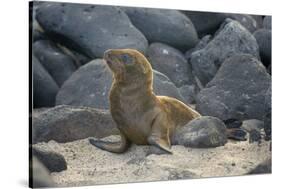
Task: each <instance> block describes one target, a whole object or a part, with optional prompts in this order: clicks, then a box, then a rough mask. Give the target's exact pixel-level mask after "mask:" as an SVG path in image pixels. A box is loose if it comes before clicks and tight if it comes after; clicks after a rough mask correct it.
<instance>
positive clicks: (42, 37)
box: [32, 30, 47, 42]
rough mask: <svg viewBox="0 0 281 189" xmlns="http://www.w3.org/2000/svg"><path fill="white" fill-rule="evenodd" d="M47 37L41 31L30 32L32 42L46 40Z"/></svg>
mask: <svg viewBox="0 0 281 189" xmlns="http://www.w3.org/2000/svg"><path fill="white" fill-rule="evenodd" d="M46 39H47V37H46V36H45V35H44V33H42V32H41V31H38V30H33V31H32V41H33V42H35V41H38V40H46Z"/></svg>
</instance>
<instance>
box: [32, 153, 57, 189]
mask: <svg viewBox="0 0 281 189" xmlns="http://www.w3.org/2000/svg"><path fill="white" fill-rule="evenodd" d="M30 169H31V171H30V172H31V175H29V176H30V182H29V186H30V187H31V188H40V187H56V185H55V183H54V181H53V180H52V177H51V176H50V172H49V170H48V169H47V168H46V167H45V166H44V165H43V164H42V163H41V162H40V161H39V160H38V159H37V158H36V157H32V160H31V161H30Z"/></svg>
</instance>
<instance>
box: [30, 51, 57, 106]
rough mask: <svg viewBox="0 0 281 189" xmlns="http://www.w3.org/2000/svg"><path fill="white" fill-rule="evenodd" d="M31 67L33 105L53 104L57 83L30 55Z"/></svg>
mask: <svg viewBox="0 0 281 189" xmlns="http://www.w3.org/2000/svg"><path fill="white" fill-rule="evenodd" d="M32 69H33V107H35V108H38V107H51V106H54V105H55V98H56V94H57V92H58V89H59V88H58V85H57V83H56V82H55V81H54V80H53V78H52V77H51V76H50V74H49V73H48V72H47V71H46V70H45V69H44V67H43V66H42V65H41V63H40V62H39V61H38V60H37V58H36V57H34V56H32Z"/></svg>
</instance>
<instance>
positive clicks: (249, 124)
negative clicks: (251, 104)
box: [241, 119, 264, 132]
mask: <svg viewBox="0 0 281 189" xmlns="http://www.w3.org/2000/svg"><path fill="white" fill-rule="evenodd" d="M263 127H264V124H263V121H260V120H257V119H248V120H245V121H243V123H242V126H241V128H243V129H245V130H246V131H248V132H251V131H252V130H256V131H260V130H261V129H262V128H263Z"/></svg>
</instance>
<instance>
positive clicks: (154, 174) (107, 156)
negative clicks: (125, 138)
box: [36, 136, 271, 186]
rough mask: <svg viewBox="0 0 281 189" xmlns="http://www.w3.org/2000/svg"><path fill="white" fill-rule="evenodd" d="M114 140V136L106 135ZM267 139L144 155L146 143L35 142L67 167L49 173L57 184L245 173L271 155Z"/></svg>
mask: <svg viewBox="0 0 281 189" xmlns="http://www.w3.org/2000/svg"><path fill="white" fill-rule="evenodd" d="M106 139H108V140H117V139H118V138H117V137H116V136H111V137H107V138H106ZM269 145H270V144H269V142H265V141H263V142H262V143H261V144H260V145H258V144H257V143H254V144H253V143H252V144H249V143H248V142H247V141H245V142H234V141H230V142H228V143H227V144H226V145H225V146H222V147H217V148H209V149H196V148H186V147H184V146H173V147H172V151H173V155H154V154H152V155H148V156H147V155H146V154H147V152H148V151H149V147H148V146H136V145H133V146H132V147H131V148H130V149H129V150H128V151H127V152H126V153H123V154H112V153H109V152H106V151H102V150H100V149H97V148H96V147H94V146H92V145H91V144H89V142H88V139H83V140H77V141H74V142H69V143H57V142H55V141H49V142H48V143H38V144H36V146H38V147H40V148H44V147H50V148H52V149H53V150H54V151H55V152H58V153H60V154H62V155H63V156H64V157H65V159H66V162H67V166H68V167H67V170H65V171H62V172H59V173H51V176H52V178H53V180H54V181H55V183H56V184H57V185H58V186H81V185H95V184H111V183H126V182H143V181H159V180H173V179H188V178H203V177H220V176H235V175H245V174H247V173H248V172H249V171H251V170H252V169H253V168H255V167H256V166H257V165H258V164H260V163H261V162H263V161H264V160H266V159H267V158H270V157H271V152H270V151H269Z"/></svg>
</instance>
